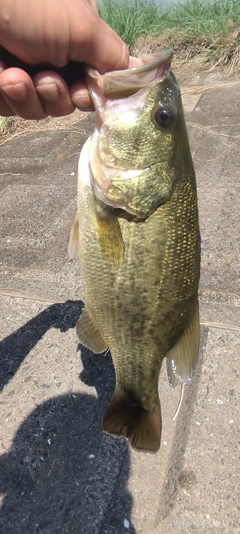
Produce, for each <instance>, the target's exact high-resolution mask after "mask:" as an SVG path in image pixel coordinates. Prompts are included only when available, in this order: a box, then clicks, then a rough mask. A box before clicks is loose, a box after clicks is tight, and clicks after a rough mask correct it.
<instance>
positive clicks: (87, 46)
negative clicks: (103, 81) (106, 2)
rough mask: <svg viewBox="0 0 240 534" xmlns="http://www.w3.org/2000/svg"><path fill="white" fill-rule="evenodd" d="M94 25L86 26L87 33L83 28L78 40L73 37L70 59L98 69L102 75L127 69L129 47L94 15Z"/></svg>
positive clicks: (77, 37)
mask: <svg viewBox="0 0 240 534" xmlns="http://www.w3.org/2000/svg"><path fill="white" fill-rule="evenodd" d="M91 22H92V23H91V24H88V25H86V33H85V34H84V33H83V32H84V28H83V27H82V32H81V35H79V32H78V33H77V35H76V38H74V37H73V34H72V40H71V44H70V50H69V59H71V60H73V61H83V62H84V63H86V64H88V65H89V66H91V67H93V68H95V69H97V70H98V71H99V72H100V74H104V73H105V72H108V71H111V70H117V69H125V68H127V67H128V64H129V50H128V47H127V45H126V44H125V43H124V42H123V41H122V39H121V38H120V37H119V36H118V35H117V34H116V33H115V31H114V30H113V29H112V28H110V26H108V24H106V22H104V21H103V20H102V19H101V18H100V17H99V15H98V13H94V16H93V17H92V21H91Z"/></svg>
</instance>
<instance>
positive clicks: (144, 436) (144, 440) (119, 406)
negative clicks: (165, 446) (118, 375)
mask: <svg viewBox="0 0 240 534" xmlns="http://www.w3.org/2000/svg"><path fill="white" fill-rule="evenodd" d="M102 427H103V430H104V432H108V433H109V434H113V435H114V436H124V437H126V438H128V439H129V441H130V443H131V445H132V447H133V448H134V449H137V450H140V451H145V452H157V451H158V449H159V447H160V441H161V430H162V422H161V409H160V403H159V402H158V403H157V404H156V406H155V407H154V409H153V410H152V411H151V412H150V411H147V410H145V409H144V408H143V407H142V406H141V405H140V404H137V403H134V404H133V403H130V402H129V400H128V399H126V398H124V396H123V395H121V393H120V394H119V392H118V390H117V389H116V391H115V393H114V395H113V397H112V400H111V402H110V405H109V407H108V409H107V411H106V413H105V415H104V417H103V423H102Z"/></svg>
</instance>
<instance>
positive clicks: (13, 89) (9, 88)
mask: <svg viewBox="0 0 240 534" xmlns="http://www.w3.org/2000/svg"><path fill="white" fill-rule="evenodd" d="M1 91H2V92H3V93H4V94H5V95H6V96H8V97H9V98H11V99H12V100H17V101H21V100H24V98H25V97H26V94H27V88H26V85H25V84H24V83H23V82H20V83H15V84H14V85H3V86H2V87H1Z"/></svg>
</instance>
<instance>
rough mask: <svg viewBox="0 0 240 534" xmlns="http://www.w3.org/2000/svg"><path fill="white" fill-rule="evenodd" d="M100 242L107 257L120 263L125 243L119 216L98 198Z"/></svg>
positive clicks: (114, 262)
mask: <svg viewBox="0 0 240 534" xmlns="http://www.w3.org/2000/svg"><path fill="white" fill-rule="evenodd" d="M95 215H96V225H97V232H98V242H99V244H100V247H101V249H102V252H103V254H104V256H105V257H106V259H107V260H108V261H110V262H111V263H113V264H114V265H116V264H117V265H118V264H119V263H120V262H121V259H122V256H123V253H124V243H123V238H122V232H121V228H120V225H119V222H118V218H117V216H116V215H115V213H114V211H113V209H112V208H111V207H110V206H106V205H105V204H104V203H103V202H100V201H98V200H96V203H95Z"/></svg>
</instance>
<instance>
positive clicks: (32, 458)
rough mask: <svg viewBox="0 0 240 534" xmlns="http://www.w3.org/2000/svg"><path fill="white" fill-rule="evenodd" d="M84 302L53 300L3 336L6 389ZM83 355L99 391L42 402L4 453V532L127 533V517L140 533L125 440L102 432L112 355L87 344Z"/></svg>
mask: <svg viewBox="0 0 240 534" xmlns="http://www.w3.org/2000/svg"><path fill="white" fill-rule="evenodd" d="M82 307H83V305H82V303H81V302H80V301H79V302H73V303H70V302H68V303H66V304H54V305H53V306H50V307H49V308H47V309H46V310H44V311H43V312H41V313H40V314H39V315H38V316H36V317H35V318H33V319H31V320H30V321H28V322H27V323H26V324H25V325H24V326H22V327H21V328H20V329H18V330H17V331H16V332H14V333H13V334H11V335H10V336H8V337H7V338H6V339H4V340H3V342H2V343H1V344H0V351H2V354H3V356H4V363H3V365H2V371H4V372H5V374H4V373H2V374H1V385H2V387H3V385H4V384H6V383H7V382H8V380H10V379H11V377H12V376H13V374H14V373H15V372H16V371H17V369H18V368H19V366H20V365H21V363H22V362H23V360H24V358H25V357H26V355H27V354H28V353H29V351H30V350H31V349H32V348H33V346H34V345H35V344H36V343H37V342H38V341H39V339H41V338H42V337H43V336H44V334H45V333H46V332H47V330H48V329H50V328H52V327H54V328H59V329H60V331H61V332H62V333H64V332H66V331H67V330H68V328H73V327H74V326H75V325H76V322H77V319H78V317H79V313H80V312H81V310H82ZM8 355H9V357H10V362H8V361H7V360H8V358H7V357H8ZM13 355H14V357H13ZM81 358H82V362H83V367H84V368H83V371H82V373H81V379H82V381H84V382H85V383H88V384H89V385H92V386H94V387H95V388H96V391H97V393H98V397H95V396H93V395H90V394H86V393H82V394H81V393H71V394H68V395H60V396H57V397H53V398H51V399H49V400H47V401H46V402H44V403H42V404H41V405H40V406H38V407H37V408H36V409H34V410H33V411H32V413H30V415H29V416H28V417H27V418H26V419H25V420H24V422H23V423H22V424H21V426H20V427H19V429H18V431H17V432H16V435H15V437H14V440H13V443H12V447H11V449H10V450H9V451H8V452H6V453H4V454H2V455H1V457H0V492H1V493H2V494H3V495H4V497H3V502H2V507H1V513H0V532H1V534H7V533H9V532H11V534H26V532H28V533H31V534H75V533H76V534H95V533H96V534H114V533H118V534H121V533H122V534H123V533H125V532H126V528H125V527H124V520H125V519H128V520H129V529H128V532H129V533H131V534H135V529H134V526H133V525H132V524H131V520H130V517H131V508H132V497H131V495H130V494H129V492H128V490H127V481H128V477H129V468H130V459H129V450H128V446H127V443H126V440H125V439H123V438H120V439H116V438H113V437H111V436H108V435H106V434H103V432H102V430H101V420H102V415H103V412H104V410H105V408H106V406H107V403H108V401H109V398H110V396H111V394H112V391H113V389H114V383H115V374H114V368H113V364H112V360H111V356H110V354H109V353H108V354H105V355H93V354H92V353H91V352H90V351H89V350H87V349H85V348H83V347H82V349H81Z"/></svg>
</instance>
